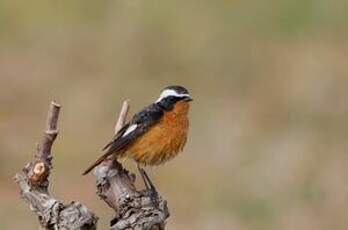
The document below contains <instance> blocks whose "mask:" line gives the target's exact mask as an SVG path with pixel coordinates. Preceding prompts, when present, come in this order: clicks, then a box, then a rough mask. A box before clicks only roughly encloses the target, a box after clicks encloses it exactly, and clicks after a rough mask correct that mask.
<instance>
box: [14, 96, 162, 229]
mask: <svg viewBox="0 0 348 230" xmlns="http://www.w3.org/2000/svg"><path fill="white" fill-rule="evenodd" d="M128 110H129V104H128V101H125V102H124V103H123V106H122V110H121V112H120V115H119V118H118V121H117V123H116V126H115V132H117V131H118V130H120V129H121V128H122V126H123V125H124V124H125V121H126V118H127V114H128ZM59 111H60V105H59V104H57V103H56V102H51V104H50V108H49V111H48V117H47V125H46V130H45V132H44V135H43V138H42V141H41V142H40V144H39V145H38V147H37V153H36V154H35V155H34V159H33V161H32V162H29V163H27V164H26V166H25V167H24V168H23V171H22V172H19V173H17V174H16V175H15V178H14V179H15V181H16V182H17V184H18V186H19V189H20V194H21V197H22V198H23V199H24V200H25V201H26V202H27V203H28V204H29V207H30V210H31V211H33V212H35V213H36V215H37V216H38V219H39V222H40V225H41V227H42V228H44V229H49V230H51V229H52V230H53V229H54V230H56V229H81V230H94V229H96V228H97V221H98V217H97V216H96V215H95V214H94V213H93V212H92V211H90V210H89V209H88V208H87V207H86V206H85V205H83V204H81V203H80V202H78V201H72V202H70V203H67V204H66V203H64V202H62V201H60V200H57V199H56V198H54V197H53V196H52V195H50V193H49V191H48V188H49V180H48V178H49V175H50V173H51V169H52V158H53V157H52V153H51V149H52V144H53V142H54V140H55V139H56V137H57V135H58V128H57V123H58V116H59ZM95 175H96V178H97V194H98V196H99V197H100V198H101V199H103V200H104V201H105V202H106V203H107V204H108V205H109V206H110V207H111V208H112V209H114V210H115V213H116V216H115V218H114V219H113V220H112V221H111V223H110V229H112V230H126V229H127V230H131V229H137V230H138V229H139V230H140V229H144V230H150V229H151V230H152V229H154V230H162V229H163V230H164V229H165V224H166V219H167V218H168V217H169V211H168V208H167V203H166V201H165V200H163V199H162V197H161V196H159V195H158V196H156V199H155V200H153V199H151V198H150V195H149V194H148V193H147V191H144V190H137V189H136V187H135V185H134V182H135V175H134V174H131V173H129V172H128V171H127V170H126V169H125V168H123V166H122V165H121V164H120V163H119V162H118V161H116V160H115V159H114V158H113V157H109V158H107V159H106V160H105V161H104V162H103V163H102V164H101V165H100V166H98V167H97V168H96V172H95Z"/></svg>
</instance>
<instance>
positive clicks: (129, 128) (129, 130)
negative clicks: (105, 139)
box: [122, 124, 138, 137]
mask: <svg viewBox="0 0 348 230" xmlns="http://www.w3.org/2000/svg"><path fill="white" fill-rule="evenodd" d="M137 127H138V125H137V124H133V125H131V126H129V127H128V129H127V130H126V132H124V134H123V135H122V137H125V136H127V135H128V134H130V133H131V132H133V131H134V130H135V129H136V128H137Z"/></svg>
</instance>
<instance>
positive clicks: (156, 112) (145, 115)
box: [83, 104, 163, 175]
mask: <svg viewBox="0 0 348 230" xmlns="http://www.w3.org/2000/svg"><path fill="white" fill-rule="evenodd" d="M162 115H163V110H162V108H161V107H160V106H159V105H157V104H151V105H149V106H147V107H145V108H144V109H142V110H141V111H140V112H138V113H136V114H135V115H134V116H133V118H132V120H131V121H130V122H129V123H127V124H126V125H125V126H124V127H123V128H122V129H121V130H120V131H119V132H118V133H117V134H116V135H115V136H114V138H113V139H112V140H111V141H110V142H109V143H108V144H107V145H106V146H105V147H104V148H103V150H106V152H105V153H104V154H103V155H102V156H101V157H99V158H98V159H97V161H96V162H95V163H94V164H92V165H91V166H90V167H89V168H88V169H87V170H86V171H85V172H84V173H83V175H85V174H87V173H88V172H90V171H91V170H92V169H93V168H94V167H95V166H97V165H98V164H100V163H101V162H102V161H103V160H104V159H106V158H107V157H108V156H109V155H111V154H113V153H115V152H118V151H120V150H122V149H123V148H124V147H126V146H127V145H128V144H129V143H131V142H132V141H133V140H134V139H135V138H137V137H139V136H141V135H142V134H143V133H145V132H146V131H147V130H148V129H149V128H150V127H151V126H152V125H154V124H156V123H157V122H158V121H159V119H160V118H161V117H162Z"/></svg>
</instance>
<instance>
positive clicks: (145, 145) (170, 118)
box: [120, 102, 189, 165]
mask: <svg viewBox="0 0 348 230" xmlns="http://www.w3.org/2000/svg"><path fill="white" fill-rule="evenodd" d="M188 110H189V105H188V103H186V102H177V103H176V105H175V106H174V108H173V109H172V110H171V111H169V112H164V114H163V117H162V118H161V120H160V121H159V122H158V123H157V124H155V125H154V126H153V127H151V128H150V129H149V130H148V131H147V132H146V133H144V134H143V135H142V136H140V137H138V138H137V139H136V140H135V141H134V142H133V143H131V144H130V145H129V147H127V148H126V149H125V151H124V152H123V153H121V154H120V156H127V157H131V158H133V159H134V160H135V161H136V162H138V163H139V164H141V165H159V164H162V163H164V162H166V161H168V160H169V159H171V158H173V157H174V156H176V155H177V154H178V153H179V152H180V151H181V150H182V149H183V147H184V145H185V143H186V140H187V132H188V126H189V122H188V117H187V113H188Z"/></svg>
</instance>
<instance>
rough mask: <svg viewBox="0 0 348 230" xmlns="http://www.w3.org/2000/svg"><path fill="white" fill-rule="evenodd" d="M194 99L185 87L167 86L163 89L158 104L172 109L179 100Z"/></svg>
mask: <svg viewBox="0 0 348 230" xmlns="http://www.w3.org/2000/svg"><path fill="white" fill-rule="evenodd" d="M192 100H193V99H192V97H191V96H190V94H189V92H188V90H187V89H186V88H185V87H183V86H179V85H174V86H167V87H166V88H164V89H162V91H161V94H160V96H159V98H158V99H157V101H156V104H158V105H160V106H162V107H164V108H165V109H171V108H173V106H174V105H175V104H176V103H177V102H179V101H184V102H190V101H192Z"/></svg>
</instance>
